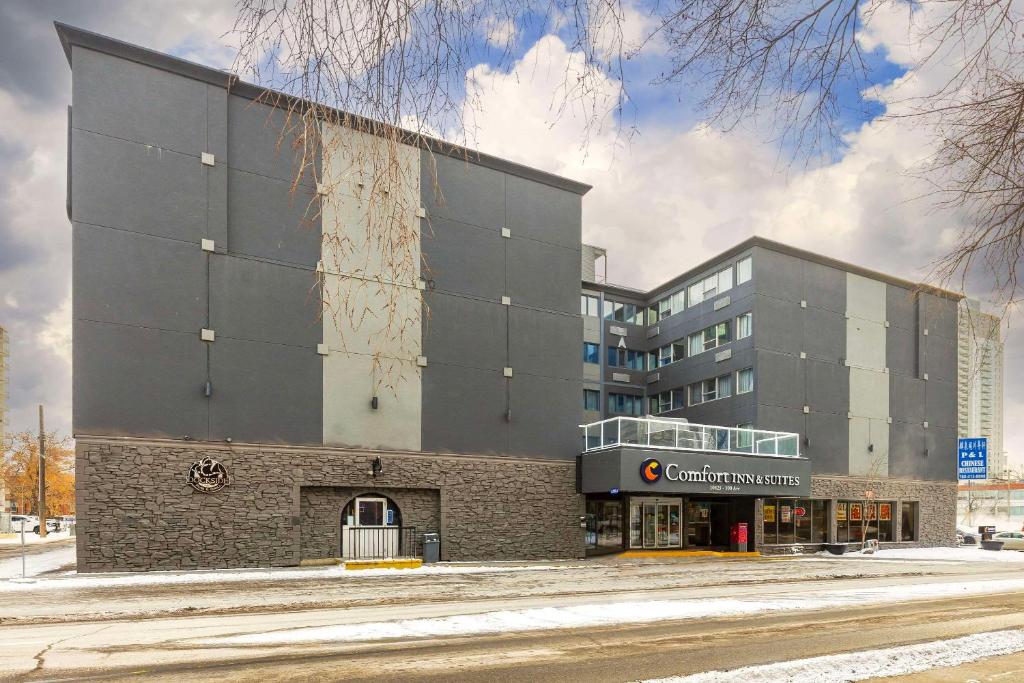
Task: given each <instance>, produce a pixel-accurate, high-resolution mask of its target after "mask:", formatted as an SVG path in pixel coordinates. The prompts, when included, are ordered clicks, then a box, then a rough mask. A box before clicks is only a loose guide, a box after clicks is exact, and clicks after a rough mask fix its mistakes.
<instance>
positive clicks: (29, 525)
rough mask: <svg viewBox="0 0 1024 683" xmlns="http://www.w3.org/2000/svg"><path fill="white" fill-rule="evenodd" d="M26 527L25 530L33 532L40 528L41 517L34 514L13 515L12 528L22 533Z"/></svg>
mask: <svg viewBox="0 0 1024 683" xmlns="http://www.w3.org/2000/svg"><path fill="white" fill-rule="evenodd" d="M23 526H24V527H25V531H28V532H31V531H33V530H34V529H37V528H39V518H38V517H33V516H32V515H11V530H12V531H14V532H16V533H20V532H21V528H22V527H23Z"/></svg>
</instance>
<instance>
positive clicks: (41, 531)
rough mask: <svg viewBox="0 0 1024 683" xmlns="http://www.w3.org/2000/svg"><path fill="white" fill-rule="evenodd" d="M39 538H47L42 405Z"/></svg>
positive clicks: (40, 409)
mask: <svg viewBox="0 0 1024 683" xmlns="http://www.w3.org/2000/svg"><path fill="white" fill-rule="evenodd" d="M39 537H40V538H45V537H46V433H45V432H44V431H43V405H42V404H39Z"/></svg>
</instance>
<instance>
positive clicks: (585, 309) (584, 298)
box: [580, 294, 601, 318]
mask: <svg viewBox="0 0 1024 683" xmlns="http://www.w3.org/2000/svg"><path fill="white" fill-rule="evenodd" d="M591 303H593V304H594V312H593V313H591V312H590V304H591ZM600 313H601V299H600V297H596V296H594V295H593V294H580V315H582V316H585V317H588V318H600V317H601V315H600Z"/></svg>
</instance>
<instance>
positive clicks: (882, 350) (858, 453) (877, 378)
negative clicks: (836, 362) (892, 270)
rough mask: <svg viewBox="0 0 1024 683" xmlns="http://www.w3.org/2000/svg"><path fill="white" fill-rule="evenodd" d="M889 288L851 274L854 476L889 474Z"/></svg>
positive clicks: (849, 350) (848, 305)
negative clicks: (887, 332) (887, 317)
mask: <svg viewBox="0 0 1024 683" xmlns="http://www.w3.org/2000/svg"><path fill="white" fill-rule="evenodd" d="M886 297H887V292H886V286H885V283H884V282H879V281H877V280H871V279H869V278H866V277H862V276H860V275H854V274H852V273H847V274H846V314H847V320H846V360H847V363H848V364H849V365H850V366H851V367H850V415H851V417H850V432H849V458H850V460H849V463H850V465H849V473H850V474H851V475H871V476H888V474H889V425H888V418H889V376H888V374H886V373H885V372H884V370H885V367H886V366H885V363H886V331H887V330H886V327H885V315H886Z"/></svg>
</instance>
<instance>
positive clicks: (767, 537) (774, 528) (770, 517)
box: [761, 498, 779, 545]
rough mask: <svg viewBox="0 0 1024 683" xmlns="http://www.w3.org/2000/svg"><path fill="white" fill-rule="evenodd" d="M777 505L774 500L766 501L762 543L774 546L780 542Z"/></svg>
mask: <svg viewBox="0 0 1024 683" xmlns="http://www.w3.org/2000/svg"><path fill="white" fill-rule="evenodd" d="M776 511H777V504H776V501H775V499H774V498H766V499H765V501H764V539H763V540H762V541H761V542H762V543H767V544H769V545H770V544H773V543H778V542H779V535H778V522H776V519H777V517H778V515H777V514H776Z"/></svg>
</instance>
